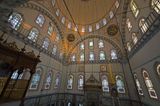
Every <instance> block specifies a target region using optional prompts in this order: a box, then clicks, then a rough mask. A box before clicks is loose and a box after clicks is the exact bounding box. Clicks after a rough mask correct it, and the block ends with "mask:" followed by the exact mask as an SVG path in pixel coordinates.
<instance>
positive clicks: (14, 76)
mask: <svg viewBox="0 0 160 106" xmlns="http://www.w3.org/2000/svg"><path fill="white" fill-rule="evenodd" d="M17 77H18V70H16V71H14V72H13V74H12V76H11V79H17Z"/></svg>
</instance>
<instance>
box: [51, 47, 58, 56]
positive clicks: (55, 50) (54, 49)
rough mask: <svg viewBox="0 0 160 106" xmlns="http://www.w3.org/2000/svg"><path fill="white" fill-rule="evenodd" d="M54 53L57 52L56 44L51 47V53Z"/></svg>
mask: <svg viewBox="0 0 160 106" xmlns="http://www.w3.org/2000/svg"><path fill="white" fill-rule="evenodd" d="M56 53H57V46H56V45H54V46H53V49H52V54H54V55H56Z"/></svg>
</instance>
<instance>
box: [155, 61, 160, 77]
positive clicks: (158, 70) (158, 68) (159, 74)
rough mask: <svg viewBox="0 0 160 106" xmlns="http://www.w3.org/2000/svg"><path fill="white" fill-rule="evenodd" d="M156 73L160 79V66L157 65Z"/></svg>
mask: <svg viewBox="0 0 160 106" xmlns="http://www.w3.org/2000/svg"><path fill="white" fill-rule="evenodd" d="M156 71H157V74H158V76H159V77H160V64H158V65H157V69H156Z"/></svg>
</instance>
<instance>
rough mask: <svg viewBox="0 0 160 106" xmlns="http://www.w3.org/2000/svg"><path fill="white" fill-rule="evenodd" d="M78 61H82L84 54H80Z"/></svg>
mask: <svg viewBox="0 0 160 106" xmlns="http://www.w3.org/2000/svg"><path fill="white" fill-rule="evenodd" d="M80 61H84V53H83V52H82V53H81V54H80Z"/></svg>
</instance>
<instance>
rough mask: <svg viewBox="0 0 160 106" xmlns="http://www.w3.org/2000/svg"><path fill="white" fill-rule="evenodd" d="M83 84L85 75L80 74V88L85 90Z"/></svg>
mask: <svg viewBox="0 0 160 106" xmlns="http://www.w3.org/2000/svg"><path fill="white" fill-rule="evenodd" d="M83 84H84V77H83V75H79V79H78V89H79V90H83Z"/></svg>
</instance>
